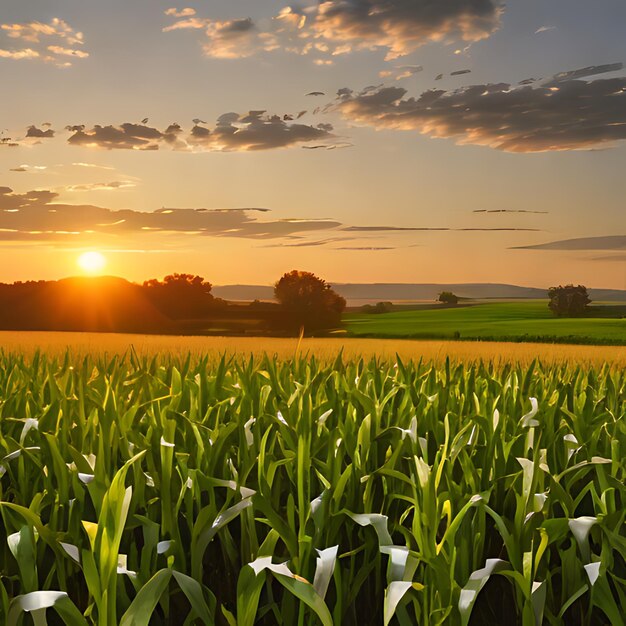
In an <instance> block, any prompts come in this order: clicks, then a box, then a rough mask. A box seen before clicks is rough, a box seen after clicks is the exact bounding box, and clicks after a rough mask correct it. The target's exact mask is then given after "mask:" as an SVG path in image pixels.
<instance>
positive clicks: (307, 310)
mask: <svg viewBox="0 0 626 626" xmlns="http://www.w3.org/2000/svg"><path fill="white" fill-rule="evenodd" d="M274 295H275V297H276V299H277V300H278V302H279V303H280V306H281V308H282V312H283V319H282V321H283V325H284V326H285V327H286V328H289V329H294V330H297V329H298V328H301V327H304V329H305V330H316V329H323V328H333V327H335V326H338V325H339V323H340V321H341V314H342V313H343V311H344V309H345V308H346V301H345V299H344V298H342V297H341V296H340V295H339V294H338V293H337V292H336V291H334V290H333V289H332V288H331V286H330V285H329V284H328V283H326V281H325V280H322V279H321V278H318V277H317V276H315V274H312V273H311V272H301V271H298V270H293V271H292V272H288V273H287V274H284V275H283V277H282V278H281V279H280V280H279V281H278V282H277V283H276V284H275V285H274Z"/></svg>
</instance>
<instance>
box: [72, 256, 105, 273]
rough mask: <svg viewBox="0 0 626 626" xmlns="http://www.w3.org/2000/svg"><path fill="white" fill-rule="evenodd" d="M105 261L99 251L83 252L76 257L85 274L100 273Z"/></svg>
mask: <svg viewBox="0 0 626 626" xmlns="http://www.w3.org/2000/svg"><path fill="white" fill-rule="evenodd" d="M106 263H107V261H106V259H105V258H104V255H102V254H100V252H85V253H83V254H81V255H80V256H79V257H78V265H79V267H80V269H81V270H83V272H84V273H85V274H100V272H102V270H103V269H104V266H105V265H106Z"/></svg>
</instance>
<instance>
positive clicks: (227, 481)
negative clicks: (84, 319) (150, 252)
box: [0, 352, 626, 626]
mask: <svg viewBox="0 0 626 626" xmlns="http://www.w3.org/2000/svg"><path fill="white" fill-rule="evenodd" d="M625 417H626V374H625V373H624V368H623V367H615V366H613V367H609V366H604V367H593V366H588V367H582V368H581V367H580V366H574V365H567V364H565V365H563V364H561V365H542V364H539V363H533V364H530V365H524V366H522V365H516V364H500V365H490V364H481V363H465V364H463V363H457V362H452V363H446V362H443V363H439V362H437V363H434V364H433V363H429V362H419V363H418V362H414V361H406V362H403V361H402V360H400V359H395V358H392V359H386V360H378V361H377V360H371V361H368V360H365V361H363V360H359V359H357V358H350V359H346V360H342V359H341V357H339V358H338V359H337V360H336V361H335V362H334V363H332V362H331V363H320V362H319V361H316V360H315V359H314V358H310V359H304V358H295V359H291V360H288V359H278V358H271V357H270V358H257V359H244V358H233V359H223V360H218V359H214V358H202V357H193V358H184V357H176V356H170V357H164V356H159V355H157V356H154V357H150V356H145V355H137V354H135V353H132V352H131V353H130V354H128V355H126V356H124V357H120V356H114V357H110V358H105V357H97V358H89V357H87V358H83V357H78V356H74V357H72V356H71V355H67V354H66V355H65V356H48V357H46V356H42V355H40V354H36V353H35V354H33V355H29V356H19V355H15V354H14V355H10V354H4V355H0V538H1V539H2V541H0V624H9V625H13V624H21V623H23V624H30V623H34V624H36V625H37V626H39V625H43V624H46V619H47V620H49V622H48V623H50V624H57V623H66V624H70V625H81V626H84V625H86V624H93V625H98V626H117V625H118V624H120V625H122V626H131V625H132V626H141V625H146V626H147V625H148V624H151V625H161V624H162V625H165V624H172V625H174V624H184V625H190V624H202V625H210V624H216V625H217V624H219V625H224V626H252V624H259V625H263V626H275V625H279V626H295V625H298V626H305V625H309V624H310V625H315V624H322V625H323V626H329V625H331V624H335V625H346V626H357V625H359V626H378V625H380V624H400V625H401V626H409V625H414V624H420V625H422V626H435V625H438V624H441V625H443V624H445V625H452V626H456V625H462V626H466V625H468V624H476V625H486V624H522V625H523V626H535V625H538V624H550V625H556V624H566V625H568V626H570V625H581V626H582V625H585V626H596V625H598V626H599V625H611V626H623V625H624V624H625V620H624V615H625V614H626V527H625V520H626V507H625V505H626V486H625V479H626V460H625V452H626V419H625Z"/></svg>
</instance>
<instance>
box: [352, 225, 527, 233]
mask: <svg viewBox="0 0 626 626" xmlns="http://www.w3.org/2000/svg"><path fill="white" fill-rule="evenodd" d="M343 230H348V231H352V232H386V231H387V232H390V231H391V232H429V231H435V232H438V231H454V232H471V231H476V232H487V233H488V232H502V231H521V232H539V229H538V228H450V227H447V226H442V227H427V226H424V227H412V226H410V227H407V226H346V227H345V228H343Z"/></svg>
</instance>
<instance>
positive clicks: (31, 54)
mask: <svg viewBox="0 0 626 626" xmlns="http://www.w3.org/2000/svg"><path fill="white" fill-rule="evenodd" d="M39 56H40V55H39V52H37V51H36V50H33V49H32V48H22V49H20V50H5V49H4V48H0V58H2V59H13V60H14V61H20V60H22V59H38V58H39Z"/></svg>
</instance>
